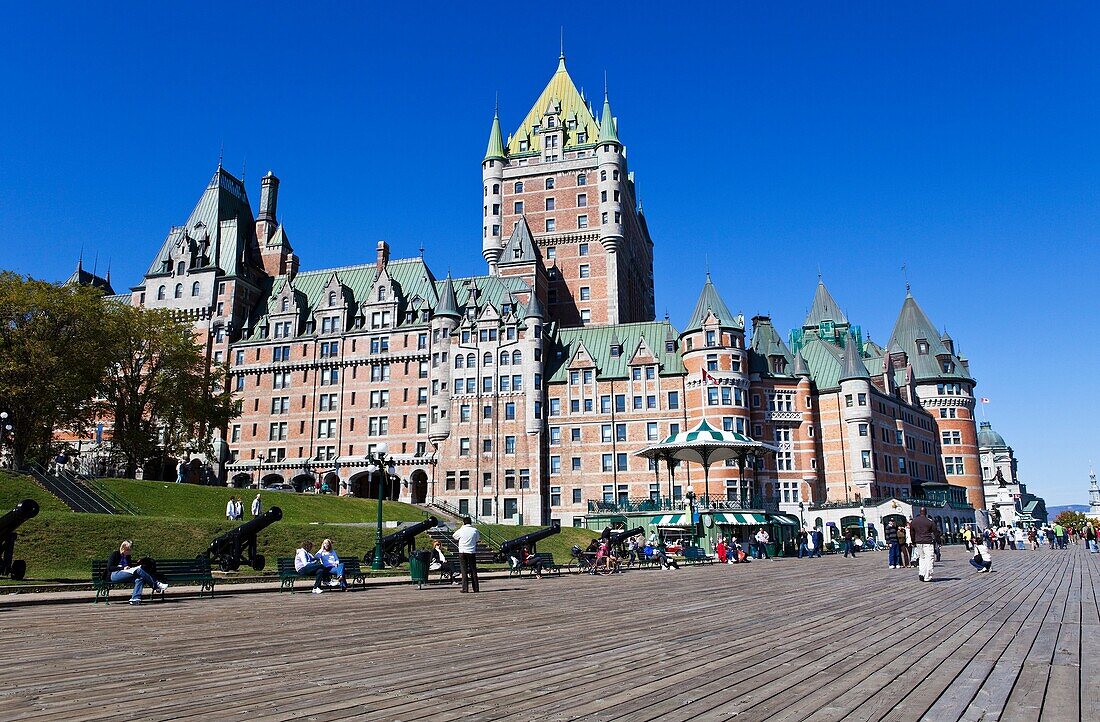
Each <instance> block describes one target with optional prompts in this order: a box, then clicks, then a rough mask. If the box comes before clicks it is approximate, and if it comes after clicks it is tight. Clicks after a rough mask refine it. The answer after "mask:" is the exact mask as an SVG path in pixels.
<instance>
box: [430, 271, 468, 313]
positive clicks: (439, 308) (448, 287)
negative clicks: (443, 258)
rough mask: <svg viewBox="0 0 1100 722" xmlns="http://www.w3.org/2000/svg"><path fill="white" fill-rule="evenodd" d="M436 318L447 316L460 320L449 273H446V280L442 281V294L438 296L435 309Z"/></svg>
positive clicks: (453, 285) (452, 282)
mask: <svg viewBox="0 0 1100 722" xmlns="http://www.w3.org/2000/svg"><path fill="white" fill-rule="evenodd" d="M435 315H436V316H448V317H450V318H461V317H462V314H461V313H460V312H459V310H458V299H456V298H455V284H454V281H452V280H451V272H450V271H447V278H446V279H445V280H444V281H443V292H442V293H440V294H439V304H438V305H436V307H435Z"/></svg>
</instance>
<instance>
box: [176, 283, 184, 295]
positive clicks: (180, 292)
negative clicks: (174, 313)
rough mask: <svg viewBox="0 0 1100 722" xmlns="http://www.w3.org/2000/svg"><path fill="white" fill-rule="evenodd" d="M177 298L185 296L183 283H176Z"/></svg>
mask: <svg viewBox="0 0 1100 722" xmlns="http://www.w3.org/2000/svg"><path fill="white" fill-rule="evenodd" d="M176 298H183V284H182V283H177V284H176Z"/></svg>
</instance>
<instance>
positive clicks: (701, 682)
mask: <svg viewBox="0 0 1100 722" xmlns="http://www.w3.org/2000/svg"><path fill="white" fill-rule="evenodd" d="M966 558H967V555H966V554H965V552H964V551H963V550H961V549H955V548H952V549H947V550H945V553H944V562H943V563H942V564H941V565H939V566H938V568H937V573H936V581H935V582H933V583H932V584H921V583H920V582H918V581H917V578H916V572H915V571H914V570H891V569H888V568H886V558H885V554H880V553H865V554H861V555H860V556H859V558H857V559H855V560H850V559H844V558H842V557H827V558H825V559H814V560H797V559H784V560H777V561H770V562H755V563H753V564H751V565H739V566H733V567H722V566H718V565H715V566H708V567H696V568H690V569H684V570H681V571H679V572H669V571H661V570H644V571H635V572H630V573H627V574H623V575H620V576H614V577H602V578H596V577H589V576H582V577H563V578H561V579H546V580H543V581H541V582H539V581H536V580H533V579H532V580H528V579H523V580H519V579H500V580H493V581H487V582H486V583H484V584H483V587H482V593H481V594H479V595H473V594H459V593H458V592H457V589H456V588H453V587H432V588H428V589H424V590H420V591H418V590H416V589H413V588H411V587H410V588H386V589H375V590H367V591H361V592H355V593H349V594H340V593H327V594H324V595H321V596H320V597H316V596H313V595H309V594H297V595H294V596H290V595H283V594H268V595H249V596H236V597H234V596H232V595H231V594H228V593H225V592H222V593H219V595H218V596H217V597H216V598H215V599H213V600H187V601H177V602H173V601H171V600H169V601H168V602H166V603H164V604H155V605H147V606H143V607H140V608H136V609H135V608H131V607H128V606H126V605H123V604H114V605H111V606H110V607H104V606H102V605H100V606H98V607H96V606H93V605H91V604H90V603H89V604H87V605H57V606H38V607H34V606H32V607H11V608H3V607H0V645H2V647H3V649H4V650H5V651H6V652H7V653H6V654H4V655H2V656H0V680H2V681H0V719H4V720H12V721H15V720H54V719H64V720H100V719H117V718H124V719H125V718H141V719H148V720H161V719H203V720H205V719H218V720H227V721H231V720H242V721H245V720H247V721H249V722H251V720H257V719H265V720H268V719H270V720H283V719H285V720H297V719H310V720H348V719H378V720H413V719H416V720H432V721H433V722H444V721H445V720H517V721H518V720H540V722H554V721H556V720H574V719H584V720H632V721H633V720H637V721H638V722H644V721H645V720H662V721H668V722H672V721H674V720H700V721H703V720H728V719H730V718H733V717H736V719H738V720H765V719H767V720H815V721H822V722H823V721H826V720H842V719H843V720H860V721H863V722H870V721H872V720H874V721H878V720H918V719H927V720H935V721H936V722H939V721H941V720H954V719H964V720H994V719H1005V720H1009V719H1013V720H1059V721H1062V720H1076V719H1080V718H1081V717H1082V716H1083V711H1084V715H1085V716H1087V715H1091V714H1095V710H1096V709H1097V706H1098V705H1100V607H1098V600H1100V593H1098V590H1097V585H1098V584H1100V569H1098V565H1100V555H1092V554H1089V553H1087V552H1086V551H1085V550H1084V549H1082V548H1080V547H1076V548H1072V549H1070V550H1067V551H1065V552H1058V551H1049V550H1041V551H1036V552H1032V551H1022V552H1008V551H1006V552H1001V553H998V554H996V556H995V558H994V569H995V572H994V573H993V574H980V575H979V574H975V573H974V571H973V570H972V568H971V567H970V566H969V565H968V564H966ZM16 650H17V651H16ZM137 688H140V689H141V694H140V696H135V695H134V691H135V689H137Z"/></svg>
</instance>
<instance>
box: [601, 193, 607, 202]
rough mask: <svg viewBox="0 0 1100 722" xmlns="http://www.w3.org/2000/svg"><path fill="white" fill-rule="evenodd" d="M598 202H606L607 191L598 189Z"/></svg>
mask: <svg viewBox="0 0 1100 722" xmlns="http://www.w3.org/2000/svg"><path fill="white" fill-rule="evenodd" d="M600 203H607V191H600Z"/></svg>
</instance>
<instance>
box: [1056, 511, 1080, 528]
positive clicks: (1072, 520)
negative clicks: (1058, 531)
mask: <svg viewBox="0 0 1100 722" xmlns="http://www.w3.org/2000/svg"><path fill="white" fill-rule="evenodd" d="M1087 521H1088V517H1086V516H1085V515H1084V514H1082V513H1081V512H1079V511H1069V510H1068V509H1067V510H1066V511H1063V512H1062V513H1061V514H1059V515H1058V516H1056V517H1054V523H1055V524H1061V525H1062V526H1064V527H1073V528H1074V529H1079V528H1081V527H1082V526H1084V525H1085V522H1087Z"/></svg>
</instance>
